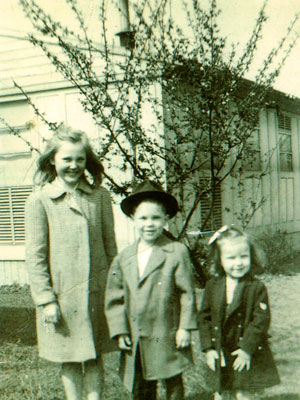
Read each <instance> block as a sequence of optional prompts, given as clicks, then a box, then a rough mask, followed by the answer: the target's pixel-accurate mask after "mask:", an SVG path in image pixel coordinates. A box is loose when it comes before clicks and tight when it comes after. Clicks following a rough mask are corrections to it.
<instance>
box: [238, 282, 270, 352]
mask: <svg viewBox="0 0 300 400" xmlns="http://www.w3.org/2000/svg"><path fill="white" fill-rule="evenodd" d="M270 320H271V313H270V306H269V300H268V293H267V289H266V287H265V285H264V284H263V283H262V282H258V285H257V288H256V291H255V294H254V304H253V309H252V318H251V321H250V323H249V324H248V325H247V327H246V328H245V331H244V334H243V337H242V339H241V340H240V342H239V347H240V348H241V349H243V350H245V351H246V352H247V353H248V354H254V353H255V351H256V350H257V348H258V347H259V345H261V344H262V343H263V342H264V341H265V339H266V337H267V333H268V329H269V326H270Z"/></svg>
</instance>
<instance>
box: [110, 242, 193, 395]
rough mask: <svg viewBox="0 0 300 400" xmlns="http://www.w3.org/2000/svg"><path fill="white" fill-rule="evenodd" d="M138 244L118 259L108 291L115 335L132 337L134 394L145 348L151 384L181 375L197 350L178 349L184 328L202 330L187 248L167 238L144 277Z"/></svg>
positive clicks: (124, 367)
mask: <svg viewBox="0 0 300 400" xmlns="http://www.w3.org/2000/svg"><path fill="white" fill-rule="evenodd" d="M137 247H138V242H136V243H134V244H133V245H131V246H129V247H127V248H126V249H125V250H123V251H122V252H121V253H120V254H119V255H118V256H117V257H116V258H115V260H114V262H113V264H112V266H111V268H110V272H109V276H108V281H107V288H106V308H105V311H106V317H107V321H108V325H109V330H110V335H111V337H116V336H118V335H120V334H128V335H130V336H131V340H132V343H133V345H132V351H131V352H122V359H121V376H122V378H123V381H124V384H125V386H126V387H127V388H128V390H129V391H132V389H133V384H134V373H135V371H134V369H135V357H136V352H137V344H139V347H140V352H141V359H142V367H143V375H144V378H145V379H146V380H157V379H165V378H170V377H172V376H175V375H178V374H180V373H181V372H182V371H183V370H184V369H185V368H186V367H187V366H189V365H190V363H191V361H192V354H191V348H190V347H189V348H187V349H184V350H177V349H176V345H175V334H176V331H177V330H178V329H180V328H182V329H188V330H190V329H197V315H196V309H195V298H194V288H193V274H192V268H191V263H190V259H189V253H188V250H187V248H186V247H185V246H184V245H183V244H181V243H179V242H174V241H171V240H170V239H168V238H166V237H165V236H161V237H160V238H159V239H158V240H157V242H156V243H155V245H154V247H153V250H152V253H151V256H150V258H149V261H148V263H147V266H146V269H145V271H144V274H143V276H142V277H141V278H139V276H138V264H137Z"/></svg>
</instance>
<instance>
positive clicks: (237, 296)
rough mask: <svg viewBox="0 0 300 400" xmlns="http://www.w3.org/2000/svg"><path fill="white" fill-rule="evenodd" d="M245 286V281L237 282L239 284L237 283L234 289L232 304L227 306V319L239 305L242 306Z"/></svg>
mask: <svg viewBox="0 0 300 400" xmlns="http://www.w3.org/2000/svg"><path fill="white" fill-rule="evenodd" d="M245 286H246V281H245V280H242V281H239V283H238V285H237V287H236V289H235V292H234V295H233V299H232V302H231V304H229V306H228V311H227V318H228V317H229V316H230V315H231V314H233V313H234V312H235V311H236V310H237V309H238V308H239V307H240V305H241V304H242V301H243V293H244V289H245Z"/></svg>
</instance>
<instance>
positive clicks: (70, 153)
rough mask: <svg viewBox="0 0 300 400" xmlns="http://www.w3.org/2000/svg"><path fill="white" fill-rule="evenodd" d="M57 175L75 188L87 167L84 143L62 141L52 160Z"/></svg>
mask: <svg viewBox="0 0 300 400" xmlns="http://www.w3.org/2000/svg"><path fill="white" fill-rule="evenodd" d="M52 164H53V165H54V166H55V170H56V174H57V176H58V177H59V178H60V179H61V180H63V181H64V183H65V184H66V185H67V186H69V187H71V188H73V187H74V186H76V184H77V182H78V181H79V179H80V177H81V176H82V174H83V172H84V170H85V167H86V152H85V149H84V147H83V144H82V143H70V142H62V144H61V146H60V147H59V149H58V150H57V152H56V153H55V155H54V158H53V160H52Z"/></svg>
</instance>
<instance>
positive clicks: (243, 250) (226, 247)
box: [219, 237, 251, 279]
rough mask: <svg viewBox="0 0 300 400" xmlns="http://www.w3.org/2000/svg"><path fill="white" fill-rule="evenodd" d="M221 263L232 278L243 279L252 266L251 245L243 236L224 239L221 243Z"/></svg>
mask: <svg viewBox="0 0 300 400" xmlns="http://www.w3.org/2000/svg"><path fill="white" fill-rule="evenodd" d="M219 246H220V254H221V264H222V267H223V269H224V271H225V274H226V275H227V276H229V277H230V278H232V279H241V278H242V277H243V276H245V275H246V274H247V273H248V272H249V270H250V267H251V256H250V247H249V244H248V242H247V240H246V239H245V238H243V237H237V238H235V239H222V240H220V243H219Z"/></svg>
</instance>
